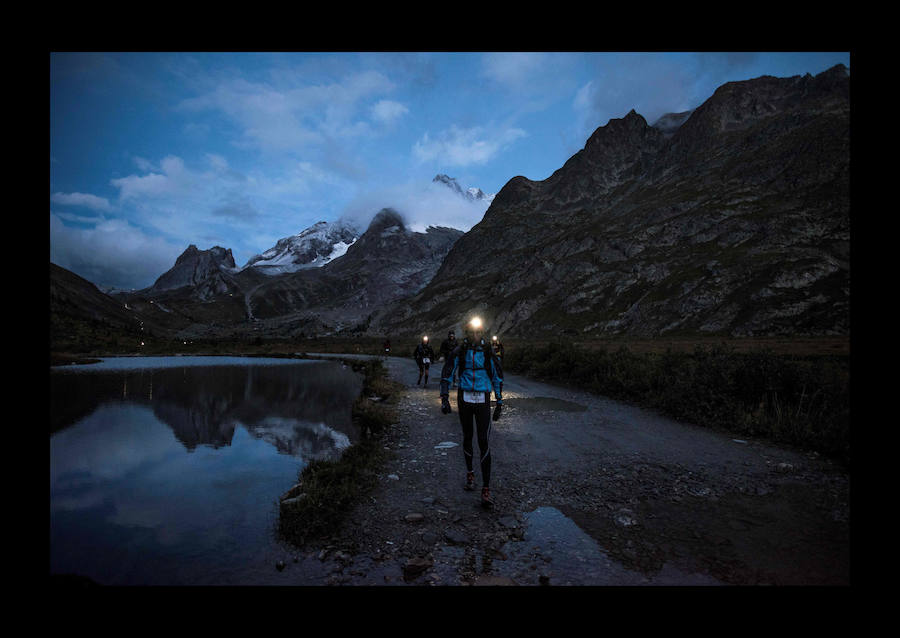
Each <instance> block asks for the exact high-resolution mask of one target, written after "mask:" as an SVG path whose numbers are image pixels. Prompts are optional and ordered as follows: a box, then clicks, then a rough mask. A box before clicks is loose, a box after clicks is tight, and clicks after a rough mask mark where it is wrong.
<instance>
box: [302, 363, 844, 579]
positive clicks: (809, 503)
mask: <svg viewBox="0 0 900 638" xmlns="http://www.w3.org/2000/svg"><path fill="white" fill-rule="evenodd" d="M385 361H386V364H387V367H388V370H389V372H390V374H391V376H392V378H394V379H396V380H398V381H400V382H402V383H404V384H406V385H407V387H408V390H407V391H406V392H405V393H404V396H403V397H402V398H401V400H400V402H399V412H400V416H401V421H400V422H399V423H398V424H396V425H395V426H394V427H393V428H392V433H391V435H390V436H389V437H388V439H387V440H386V442H385V444H386V445H387V446H388V447H390V448H391V450H392V451H393V459H392V460H391V461H390V462H389V463H388V466H387V467H386V468H385V472H384V475H383V476H381V477H380V480H379V484H378V487H377V488H376V490H375V492H374V493H373V494H372V495H371V498H370V499H369V501H368V502H366V503H364V504H362V505H361V506H359V507H358V508H357V509H356V510H355V511H354V512H353V513H352V515H351V517H350V522H349V524H348V525H346V526H345V529H343V530H341V531H340V532H339V533H338V534H337V535H336V536H335V538H334V539H333V540H332V543H331V544H330V545H329V546H327V547H324V548H322V549H321V551H319V552H318V558H319V560H321V561H331V565H332V567H331V571H330V575H329V576H328V578H327V579H326V583H327V584H362V585H372V584H376V585H384V584H400V585H402V584H414V585H424V584H437V585H468V584H475V585H483V584H501V585H502V584H506V585H549V586H552V585H698V584H699V585H729V584H741V585H756V584H774V585H849V584H850V575H849V572H850V558H849V552H850V550H849V546H850V543H849V515H850V506H849V490H850V487H849V484H850V480H849V474H847V473H846V472H844V471H842V470H841V469H840V468H839V467H838V466H836V465H834V464H832V463H831V462H829V461H827V460H825V459H822V458H820V457H818V456H817V455H815V454H810V453H803V452H797V451H792V450H789V449H786V448H781V447H775V446H771V445H767V444H765V443H761V442H757V441H752V440H748V441H742V440H737V439H735V438H734V437H732V436H730V435H727V434H723V433H717V432H712V431H710V430H708V429H703V428H699V427H695V426H691V425H687V424H683V423H678V422H675V421H673V420H671V419H668V418H665V417H661V416H659V415H657V414H655V413H653V412H650V411H647V410H642V409H638V408H634V407H630V406H628V405H625V404H622V403H618V402H615V401H610V400H608V399H605V398H602V397H598V396H594V395H590V394H586V393H582V392H577V391H569V390H566V389H563V388H559V387H555V386H551V385H546V384H542V383H537V382H534V381H531V380H528V379H525V378H522V377H517V376H513V375H507V378H506V381H505V383H504V403H505V404H506V405H505V407H504V412H503V417H502V418H501V420H500V421H498V422H496V423H494V424H493V430H492V434H491V451H492V457H493V470H492V480H491V487H492V492H493V494H494V498H495V500H496V507H495V509H494V511H492V512H488V511H485V510H483V509H482V508H481V507H480V506H479V504H478V501H479V493H478V491H477V490H476V491H475V492H466V491H464V490H463V489H462V483H463V478H464V465H463V455H462V448H461V428H460V425H459V417H458V414H457V412H456V402H455V396H454V393H451V404H452V405H453V413H452V414H450V415H444V414H442V413H441V411H440V399H439V396H438V395H439V393H438V382H437V378H438V376H439V373H438V372H437V371H434V370H433V371H432V377H431V379H430V380H429V385H428V387H427V388H422V387H419V386H416V378H417V376H418V373H417V370H416V368H415V364H414V363H413V362H412V361H411V360H405V359H400V358H395V357H389V358H387V359H386V360H385ZM475 449H476V453H477V444H476V448H475ZM476 477H477V481H478V482H479V484H480V471H479V470H478V469H477V468H476Z"/></svg>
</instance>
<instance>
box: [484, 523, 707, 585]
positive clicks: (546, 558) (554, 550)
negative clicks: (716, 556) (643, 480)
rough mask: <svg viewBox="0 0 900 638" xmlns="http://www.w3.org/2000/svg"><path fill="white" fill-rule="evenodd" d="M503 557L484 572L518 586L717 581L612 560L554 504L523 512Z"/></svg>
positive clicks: (704, 583)
mask: <svg viewBox="0 0 900 638" xmlns="http://www.w3.org/2000/svg"><path fill="white" fill-rule="evenodd" d="M502 553H503V555H505V556H506V560H497V559H494V560H492V561H490V565H483V567H485V568H489V571H488V570H487V569H485V570H482V572H483V573H484V574H485V576H488V575H490V576H494V577H496V576H502V577H507V578H510V579H512V581H514V582H515V583H516V584H518V585H539V584H544V583H542V581H544V582H545V583H546V584H547V585H550V586H554V585H556V586H560V585H563V586H564V585H600V586H602V585H607V586H615V585H619V586H627V585H721V584H722V583H721V582H719V581H717V580H716V579H714V578H712V577H710V576H706V575H703V574H689V573H685V572H682V571H680V570H678V569H676V568H674V567H672V566H670V565H665V566H664V567H663V569H662V570H660V571H659V572H657V573H655V574H642V573H640V572H636V571H632V570H629V569H627V568H625V567H624V566H623V565H621V564H619V563H617V562H616V561H614V560H613V559H611V558H610V557H609V556H608V554H607V553H606V552H605V551H604V550H603V548H602V547H600V545H598V544H597V542H596V541H595V540H594V539H593V538H591V537H590V536H589V535H588V534H587V533H586V532H584V531H583V530H582V529H581V528H580V527H578V525H576V524H575V522H574V521H572V520H571V519H570V518H568V517H567V516H565V515H564V514H563V513H562V512H560V511H559V510H557V509H556V508H553V507H539V508H537V509H536V510H534V511H533V512H530V513H528V514H526V515H525V521H524V537H523V540H521V541H510V542H508V543H507V544H506V545H504V547H503V549H502Z"/></svg>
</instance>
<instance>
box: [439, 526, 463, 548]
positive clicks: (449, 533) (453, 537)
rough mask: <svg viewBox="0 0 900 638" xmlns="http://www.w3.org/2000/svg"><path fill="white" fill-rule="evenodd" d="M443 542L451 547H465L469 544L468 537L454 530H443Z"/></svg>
mask: <svg viewBox="0 0 900 638" xmlns="http://www.w3.org/2000/svg"><path fill="white" fill-rule="evenodd" d="M444 540H446V541H447V542H448V543H450V544H451V545H465V544H467V543H468V542H469V537H468V536H466V535H465V534H463V533H462V532H460V531H459V530H456V529H452V528H451V529H445V530H444Z"/></svg>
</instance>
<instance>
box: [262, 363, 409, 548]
mask: <svg viewBox="0 0 900 638" xmlns="http://www.w3.org/2000/svg"><path fill="white" fill-rule="evenodd" d="M347 363H348V364H350V365H352V367H353V369H354V370H356V371H358V372H362V373H363V387H362V391H361V392H360V395H359V397H358V398H357V399H356V401H355V402H354V404H353V412H352V414H353V422H354V425H356V427H358V428H359V430H360V434H361V438H360V440H359V441H358V442H357V443H355V444H354V445H351V446H350V447H348V448H347V449H346V450H344V452H343V454H342V455H341V457H340V458H339V459H337V460H317V461H311V462H310V463H309V464H307V465H306V467H304V468H303V470H302V471H301V472H300V475H299V477H298V484H297V485H296V486H295V488H292V492H293V493H291V492H289V493H288V495H286V496H290V497H292V498H285V497H282V501H281V503H280V507H279V520H278V532H279V535H280V537H281V538H282V539H284V540H286V541H288V542H290V543H292V544H293V545H296V546H303V545H305V544H307V543H310V542H313V541H317V540H321V539H322V538H325V537H327V536H328V535H329V534H331V533H333V532H334V530H335V529H338V528H339V527H340V524H341V522H342V521H343V520H344V518H345V516H346V515H347V513H348V512H349V511H350V509H351V508H352V506H353V505H354V504H355V503H357V502H359V500H360V499H361V498H364V497H365V495H366V494H368V493H369V492H370V491H371V490H372V488H373V487H374V486H375V484H376V481H377V475H378V472H379V471H380V469H381V467H382V465H383V463H384V461H385V459H386V458H387V455H388V454H389V452H387V451H386V450H385V448H384V444H383V442H382V437H383V435H384V434H385V432H386V430H387V429H388V428H389V427H390V425H391V423H393V422H394V421H395V420H396V407H395V404H396V396H397V391H398V390H399V389H400V387H401V386H399V384H397V383H396V382H393V381H391V380H390V379H389V378H388V376H387V371H386V370H385V368H384V364H383V363H382V362H381V361H380V360H378V359H371V360H364V361H352V362H350V361H348V362H347ZM297 497H299V498H297Z"/></svg>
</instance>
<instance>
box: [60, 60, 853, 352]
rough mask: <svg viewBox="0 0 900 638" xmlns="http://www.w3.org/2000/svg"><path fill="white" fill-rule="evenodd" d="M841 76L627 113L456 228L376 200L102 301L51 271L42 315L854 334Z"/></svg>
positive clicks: (206, 331)
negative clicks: (294, 256)
mask: <svg viewBox="0 0 900 638" xmlns="http://www.w3.org/2000/svg"><path fill="white" fill-rule="evenodd" d="M849 85H850V81H849V74H848V72H847V69H846V68H845V67H843V66H842V65H838V66H836V67H834V68H832V69H830V70H828V71H826V72H824V73H821V74H819V75H817V76H815V77H813V76H810V75H806V76H795V77H791V78H773V77H769V76H763V77H761V78H757V79H754V80H747V81H744V82H730V83H728V84H725V85H723V86H722V87H720V88H719V89H717V90H716V92H715V93H714V94H713V95H712V96H711V97H710V98H709V99H708V100H707V101H706V102H704V103H703V104H702V105H700V106H699V107H698V108H696V109H694V110H693V111H689V112H685V113H679V114H671V116H670V117H666V116H664V117H663V118H660V120H658V122H657V124H656V125H654V126H648V125H647V122H646V121H645V120H644V118H643V117H642V116H641V115H639V114H638V113H636V112H635V111H633V110H632V111H630V112H629V113H628V114H626V115H625V116H624V117H623V118H620V119H612V120H610V121H609V122H608V123H607V124H606V125H604V126H601V127H599V128H598V129H597V130H596V131H594V133H593V134H592V135H591V136H590V137H589V138H588V140H587V142H586V143H585V146H584V148H583V149H582V150H580V151H578V152H577V153H575V154H574V155H573V156H572V157H571V158H569V160H568V161H566V162H565V164H564V165H563V166H562V167H561V168H559V169H558V170H557V171H555V172H554V173H553V174H552V175H551V176H550V177H548V178H547V179H545V180H543V181H532V180H529V179H527V178H525V177H522V176H517V177H513V178H512V179H510V180H509V182H507V184H506V185H505V186H504V187H503V188H502V189H501V190H500V192H499V193H497V194H496V195H495V196H493V201H492V202H491V204H490V206H489V208H488V210H487V212H486V213H485V215H484V218H483V219H482V221H481V222H480V223H479V224H477V225H476V226H474V227H473V228H472V229H471V230H470V231H469V232H467V233H465V234H463V233H461V232H460V231H457V230H453V229H448V228H433V227H432V228H429V229H428V230H427V232H425V233H415V232H412V231H410V230H409V229H408V228H407V227H406V225H405V223H404V220H403V218H402V216H401V215H399V214H398V213H397V212H396V211H393V210H391V209H384V210H382V211H381V212H379V214H378V215H376V216H375V218H374V219H373V220H372V222H371V223H370V224H369V227H368V228H367V229H366V231H365V232H364V233H362V234H361V235H360V236H359V238H358V239H356V241H354V242H353V243H352V244H351V245H349V246H348V247H347V249H346V252H345V253H344V254H342V255H340V256H338V257H336V258H334V259H332V260H331V261H329V262H328V263H325V265H323V266H319V267H311V268H304V269H301V270H299V271H297V272H280V273H279V271H278V269H277V268H269V269H268V270H267V269H263V268H254V267H245V268H244V269H238V268H236V267H235V264H234V259H233V257H232V256H231V251H230V250H227V249H224V248H221V247H218V246H216V247H213V248H211V249H209V250H208V251H200V250H197V248H196V246H190V247H189V248H188V249H187V250H186V251H185V253H184V254H182V255H181V256H180V257H179V258H178V260H177V261H176V264H175V266H174V267H173V268H172V269H171V270H170V271H168V272H167V273H164V274H163V275H162V276H161V277H160V278H159V279H158V280H157V281H156V282H155V283H154V285H153V286H151V287H150V288H148V289H145V290H142V291H137V292H132V293H117V294H115V295H114V298H113V297H110V296H107V295H103V293H101V292H100V291H99V290H97V289H96V287H93V286H91V288H93V290H90V289H88V288H86V287H85V286H84V284H83V283H80V282H78V281H77V280H75V279H72V278H71V277H68V276H65V275H64V274H61V273H60V272H59V270H62V269H59V270H57V269H56V268H53V269H51V301H52V303H51V315H52V316H55V315H59V317H60V321H61V320H62V317H63V316H69V317H75V318H77V320H79V321H90V322H92V323H93V324H96V323H97V322H98V321H99V322H102V321H109V322H111V324H115V325H117V326H121V327H122V328H123V329H125V328H126V327H127V329H128V330H131V329H133V327H134V325H135V322H137V324H140V323H141V322H144V324H143V326H144V327H146V326H152V327H153V329H154V330H155V331H162V332H164V333H166V334H169V335H172V336H175V335H177V336H178V337H182V338H194V337H212V338H229V337H240V338H243V337H246V336H247V335H254V334H255V335H263V336H277V337H291V336H300V335H304V336H312V335H328V334H358V333H363V334H371V335H383V334H390V335H413V334H419V333H421V332H422V331H423V330H424V331H427V332H431V333H440V332H441V331H443V330H446V329H448V328H457V329H458V328H459V327H460V325H461V324H462V323H463V322H465V321H466V320H467V319H468V317H469V316H470V315H471V314H473V313H476V312H477V313H479V314H481V315H482V317H483V318H484V319H485V320H486V322H487V324H488V325H489V326H490V328H491V329H492V330H493V331H494V332H496V333H500V334H509V335H517V336H522V337H525V336H535V337H541V336H544V337H546V336H556V335H560V334H563V335H568V336H579V337H585V338H592V337H607V336H613V335H627V336H631V337H639V338H640V337H657V336H664V335H665V336H681V335H687V336H698V335H721V336H735V337H742V336H762V335H812V336H815V335H848V334H849V302H850V286H849V237H850V228H849V227H850V180H849V162H850V143H849V128H850V86H849ZM447 179H448V180H449V178H447ZM436 180H437V178H436ZM441 181H443V182H444V183H448V182H447V180H441ZM450 181H453V180H450ZM448 185H449V186H451V187H452V186H457V188H456V189H455V190H456V191H460V190H461V189H459V188H458V185H455V182H454V183H452V184H448ZM470 192H471V189H470ZM345 243H347V242H345ZM276 248H277V246H276ZM327 248H328V246H324V247H323V248H322V250H326V249H327ZM267 252H268V251H267ZM274 252H277V251H274ZM274 252H273V254H274ZM319 252H320V251H319ZM319 252H317V253H316V254H317V255H319ZM273 273H276V274H273ZM72 277H75V276H74V275H72ZM68 287H71V291H65V290H64V289H66V288H68ZM73 291H77V292H73ZM98 295H99V296H98ZM126 303H127V304H128V310H127V312H126V311H125V310H124V308H125V304H126ZM123 313H125V314H124V315H123ZM123 321H124V322H125V323H122V322H123ZM129 322H131V323H129ZM56 323H57V325H58V324H59V322H56ZM65 329H66V330H68V329H69V328H68V324H67V327H66V328H65ZM53 330H56V328H53V327H52V328H51V333H52V332H53Z"/></svg>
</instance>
